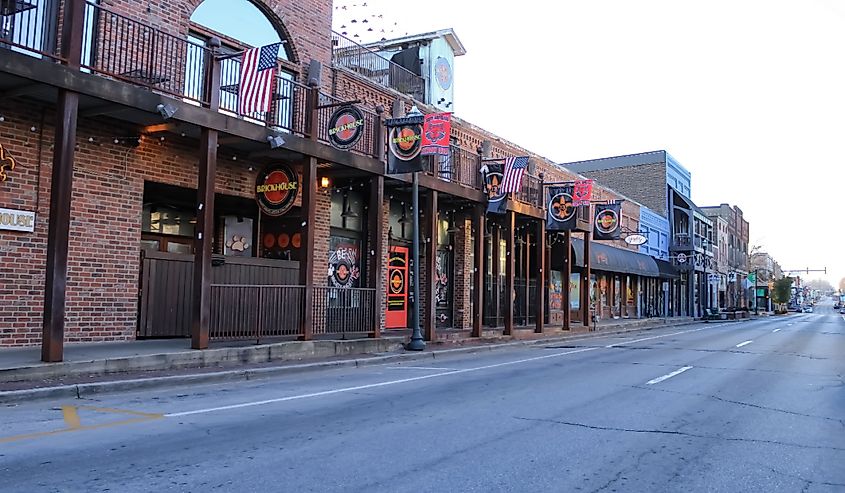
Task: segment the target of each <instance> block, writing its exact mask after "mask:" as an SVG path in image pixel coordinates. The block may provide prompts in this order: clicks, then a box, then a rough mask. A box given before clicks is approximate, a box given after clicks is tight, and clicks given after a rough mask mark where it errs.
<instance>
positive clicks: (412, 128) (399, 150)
mask: <svg viewBox="0 0 845 493" xmlns="http://www.w3.org/2000/svg"><path fill="white" fill-rule="evenodd" d="M421 139H422V125H402V126H399V127H393V128H391V129H390V152H391V153H392V154H393V155H394V156H396V157H397V158H398V159H400V160H402V161H410V160H412V159H414V158H415V157H417V156H418V155H419V153H420V148H421V147H422V146H421Z"/></svg>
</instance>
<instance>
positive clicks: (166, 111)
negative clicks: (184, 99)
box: [156, 103, 177, 120]
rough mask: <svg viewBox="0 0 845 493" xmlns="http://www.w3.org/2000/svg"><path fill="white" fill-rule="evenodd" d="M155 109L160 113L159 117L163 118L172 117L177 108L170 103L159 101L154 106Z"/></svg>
mask: <svg viewBox="0 0 845 493" xmlns="http://www.w3.org/2000/svg"><path fill="white" fill-rule="evenodd" d="M156 109H157V110H158V112H159V113H161V117H162V118H164V119H165V120H168V119H170V118H173V115H175V114H176V111H177V108H176V107H175V106H173V105H172V104H170V103H166V104H165V103H159V104H158V106H156Z"/></svg>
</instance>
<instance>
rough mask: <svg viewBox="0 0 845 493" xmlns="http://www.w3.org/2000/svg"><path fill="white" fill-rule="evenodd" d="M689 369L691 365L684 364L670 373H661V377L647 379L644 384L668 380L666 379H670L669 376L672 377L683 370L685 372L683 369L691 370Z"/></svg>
mask: <svg viewBox="0 0 845 493" xmlns="http://www.w3.org/2000/svg"><path fill="white" fill-rule="evenodd" d="M691 369H692V367H691V366H684V367H682V368H679V369H677V370H675V371H673V372H672V373H667V374H665V375H663V376H662V377H657V378H655V379H652V380H649V381H648V382H646V383H645V384H646V385H654V384H656V383H660V382H662V381H664V380H668V379H670V378H672V377H674V376H676V375H680V374H681V373H683V372H685V371H687V370H691Z"/></svg>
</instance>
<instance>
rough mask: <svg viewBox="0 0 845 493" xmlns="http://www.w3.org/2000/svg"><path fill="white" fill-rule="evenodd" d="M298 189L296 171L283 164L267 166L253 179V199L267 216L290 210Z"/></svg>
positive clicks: (279, 214) (278, 214)
mask: <svg viewBox="0 0 845 493" xmlns="http://www.w3.org/2000/svg"><path fill="white" fill-rule="evenodd" d="M298 190H299V181H298V179H297V176H296V173H294V172H293V170H291V169H290V168H289V167H287V166H285V165H277V166H273V167H271V168H268V169H266V170H264V171H263V172H261V173H259V174H258V177H256V179H255V200H256V201H257V202H258V206H259V207H260V208H261V211H262V212H263V213H265V214H267V215H268V216H281V215H282V214H284V213H286V212H287V211H288V210H290V208H291V207H292V206H293V202H294V201H295V200H296V193H297V191H298Z"/></svg>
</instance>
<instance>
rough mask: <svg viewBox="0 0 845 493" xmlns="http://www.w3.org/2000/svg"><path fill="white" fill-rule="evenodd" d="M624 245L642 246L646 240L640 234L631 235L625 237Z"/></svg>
mask: <svg viewBox="0 0 845 493" xmlns="http://www.w3.org/2000/svg"><path fill="white" fill-rule="evenodd" d="M625 243H627V244H629V245H634V246H636V245H644V244H646V243H648V238H646V237H645V236H643V235H641V234H632V235H628V236H626V237H625Z"/></svg>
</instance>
